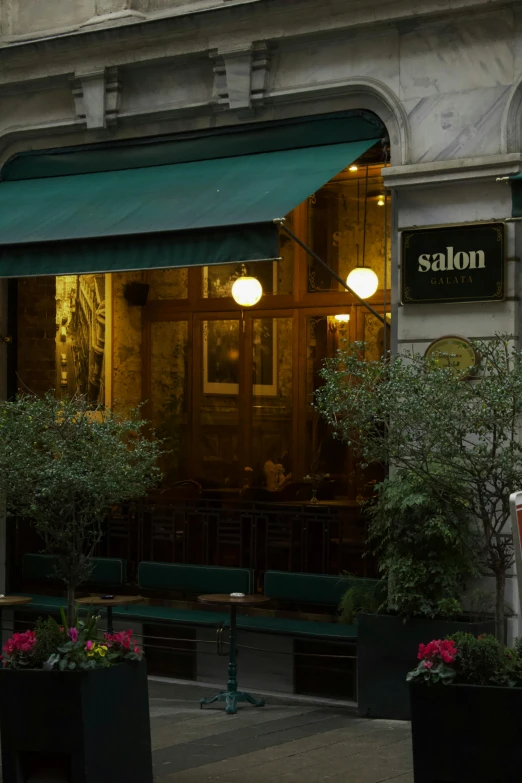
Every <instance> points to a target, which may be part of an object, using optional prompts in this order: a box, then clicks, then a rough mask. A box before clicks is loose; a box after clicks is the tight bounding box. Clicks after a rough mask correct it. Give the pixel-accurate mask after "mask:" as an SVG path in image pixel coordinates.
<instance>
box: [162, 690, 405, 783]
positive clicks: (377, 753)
mask: <svg viewBox="0 0 522 783" xmlns="http://www.w3.org/2000/svg"><path fill="white" fill-rule="evenodd" d="M149 692H150V697H151V719H152V746H153V751H154V771H155V775H156V782H157V783H206V781H218V783H261V781H262V783H275V782H276V781H278V783H316V782H317V783H320V782H322V781H329V783H387V781H393V783H413V774H412V772H411V770H412V760H411V743H410V727H409V724H407V723H401V722H398V721H385V720H374V721H369V720H363V719H361V718H358V717H357V716H356V715H355V714H354V711H353V710H350V709H349V708H343V707H337V706H336V707H329V706H323V705H319V704H314V703H304V702H301V703H300V702H296V701H293V700H290V699H285V698H284V697H277V698H275V697H268V698H267V706H266V707H263V708H259V709H256V708H254V707H250V706H243V705H240V710H239V711H238V714H237V715H235V716H234V715H226V714H225V712H224V707H223V705H222V704H217V705H212V706H211V707H206V708H205V709H204V710H200V709H199V699H200V698H201V697H202V696H207V695H210V693H207V690H205V689H202V688H201V687H198V686H195V685H193V684H192V683H188V684H187V685H185V684H183V685H180V684H172V683H168V682H158V681H153V680H152V681H150V683H149Z"/></svg>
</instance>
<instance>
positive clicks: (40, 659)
mask: <svg viewBox="0 0 522 783" xmlns="http://www.w3.org/2000/svg"><path fill="white" fill-rule="evenodd" d="M35 633H36V644H35V647H34V650H33V655H34V662H33V663H34V665H35V666H37V667H40V666H43V665H44V663H45V662H46V661H48V660H49V658H50V657H51V655H53V654H54V653H55V652H56V649H57V648H58V645H59V644H61V642H62V632H61V630H60V626H59V625H58V623H57V622H56V620H54V618H52V617H47V618H46V619H45V620H44V619H43V617H40V618H39V619H38V621H37V623H36V627H35Z"/></svg>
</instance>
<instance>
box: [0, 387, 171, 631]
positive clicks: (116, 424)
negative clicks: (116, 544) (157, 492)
mask: <svg viewBox="0 0 522 783" xmlns="http://www.w3.org/2000/svg"><path fill="white" fill-rule="evenodd" d="M145 425H146V422H144V421H142V420H140V418H139V410H135V411H132V412H131V413H130V414H129V415H128V417H127V418H124V417H122V416H119V415H118V414H116V413H114V412H113V411H111V410H108V409H105V408H95V409H93V408H92V406H91V404H90V403H89V401H88V399H87V397H85V396H82V395H75V396H74V397H70V398H65V399H61V400H56V399H55V398H54V396H53V394H52V393H48V394H46V395H45V397H43V398H38V397H36V396H33V395H25V394H24V395H20V396H18V397H17V398H16V399H15V400H14V401H11V402H0V490H1V491H2V492H3V493H5V496H6V500H7V505H8V510H9V511H10V512H11V513H18V514H21V515H22V516H25V517H28V518H29V519H31V520H32V521H33V523H34V526H35V528H36V530H37V532H38V533H39V534H40V535H41V537H42V538H43V540H44V542H45V550H46V551H47V552H49V553H51V554H54V555H56V562H57V569H58V575H59V576H60V577H61V578H62V579H63V580H64V581H65V582H66V584H67V587H68V613H69V622H71V621H72V616H73V612H74V590H75V588H76V587H77V586H78V585H79V584H80V583H81V582H82V581H84V580H85V579H87V578H88V576H89V574H90V571H91V565H90V559H91V558H92V555H93V552H94V548H95V547H96V545H97V544H98V543H99V541H100V540H101V537H102V524H103V520H104V518H105V515H106V512H107V510H108V508H109V506H110V505H112V504H115V503H120V502H122V501H124V500H129V499H131V498H134V497H139V496H140V495H143V494H144V493H145V491H146V489H147V488H148V487H149V486H151V485H153V484H155V483H156V482H157V480H158V478H159V475H160V474H159V470H158V468H157V459H158V456H159V454H160V443H159V442H158V441H156V440H155V439H154V438H153V437H151V438H147V437H146V436H145V433H144V428H145Z"/></svg>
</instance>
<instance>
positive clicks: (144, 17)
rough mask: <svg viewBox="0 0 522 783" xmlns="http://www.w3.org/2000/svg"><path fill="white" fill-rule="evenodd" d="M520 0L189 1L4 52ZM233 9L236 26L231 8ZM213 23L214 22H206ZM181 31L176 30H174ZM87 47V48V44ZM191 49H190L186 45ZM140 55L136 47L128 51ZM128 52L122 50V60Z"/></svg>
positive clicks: (376, 23) (338, 24)
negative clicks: (417, 0)
mask: <svg viewBox="0 0 522 783" xmlns="http://www.w3.org/2000/svg"><path fill="white" fill-rule="evenodd" d="M519 1H520V0H421V2H415V0H387V2H377V0H373V2H369V1H368V0H351V2H350V0H329V2H328V3H327V5H326V6H325V5H324V4H323V3H318V2H317V0H298V1H297V2H292V3H289V0H220V1H213V0H209V2H208V3H206V4H205V3H204V2H203V0H202V2H201V3H199V2H197V3H193V4H191V3H187V4H186V5H184V6H177V7H176V8H172V9H169V10H168V11H163V12H161V13H150V12H149V13H142V14H140V15H139V16H138V17H130V18H128V17H127V16H125V15H123V16H122V15H121V14H120V15H118V14H115V15H113V16H112V18H111V17H110V16H105V17H100V18H99V20H97V19H96V18H94V19H91V20H89V22H88V23H86V24H84V25H78V26H75V27H70V28H62V29H60V30H52V31H46V32H43V33H35V34H33V35H27V36H11V37H8V36H3V37H2V36H0V51H1V52H2V58H3V59H4V61H5V60H6V58H8V59H10V58H13V57H14V58H15V59H16V58H17V57H23V58H24V59H26V58H27V57H30V56H31V54H34V55H38V56H41V55H42V54H45V52H47V51H50V52H52V53H53V54H56V53H64V54H65V53H66V52H74V53H75V54H77V51H78V49H77V47H78V45H79V44H80V40H81V44H80V45H81V46H83V47H85V49H88V48H91V47H92V48H98V47H102V48H103V49H105V48H107V47H109V49H112V48H113V47H118V48H120V47H122V45H123V46H124V45H128V46H129V47H132V44H133V43H135V42H138V41H139V45H140V47H142V46H143V44H144V43H145V42H149V41H150V42H151V43H152V42H153V41H157V42H158V43H161V42H162V41H165V39H168V38H170V37H171V36H172V34H173V33H177V34H179V33H182V36H183V37H184V36H186V35H187V34H189V39H190V33H192V34H194V33H196V35H198V37H199V36H207V38H208V39H209V40H210V43H211V46H212V45H214V43H215V41H214V40H212V39H213V38H220V37H221V38H224V37H226V38H227V39H229V40H230V41H234V40H236V39H239V40H241V39H243V40H244V39H245V37H248V36H249V35H250V36H251V35H252V32H255V34H256V36H255V37H256V40H257V39H262V40H270V41H274V42H276V41H277V40H279V39H283V38H284V39H288V38H294V39H299V38H307V37H310V36H314V37H317V36H318V35H320V36H326V37H328V36H329V35H331V34H332V33H334V34H335V33H339V32H342V31H349V30H353V31H354V32H356V31H357V30H358V29H360V28H361V27H375V28H378V27H380V26H386V25H390V24H400V23H408V24H417V23H419V22H420V21H421V20H427V19H430V18H432V19H436V18H437V17H441V18H443V17H447V16H454V15H458V14H464V13H465V14H467V15H469V14H472V13H473V14H477V13H481V12H487V11H492V10H494V9H497V8H498V9H500V8H511V7H514V6H516V5H517V4H518V3H519ZM231 14H233V15H234V16H235V20H234V25H233V26H231V25H230V15H231ZM207 24H208V28H207ZM176 37H177V36H176ZM85 49H84V51H85ZM186 51H187V52H188V49H187V50H186ZM130 53H131V54H133V55H134V56H135V55H136V51H135V50H132V52H130ZM126 56H128V55H125V54H123V53H122V58H123V60H122V62H121V63H119V64H123V62H124V59H125V57H126Z"/></svg>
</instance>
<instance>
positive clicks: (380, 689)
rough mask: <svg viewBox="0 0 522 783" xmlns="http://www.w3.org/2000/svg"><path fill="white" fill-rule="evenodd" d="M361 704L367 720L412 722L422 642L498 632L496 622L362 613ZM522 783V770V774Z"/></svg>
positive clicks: (359, 623)
mask: <svg viewBox="0 0 522 783" xmlns="http://www.w3.org/2000/svg"><path fill="white" fill-rule="evenodd" d="M357 626H358V631H357V640H358V641H357V702H358V705H359V706H358V712H359V715H361V716H362V717H365V718H391V719H395V720H410V697H409V692H408V685H407V683H406V675H407V674H408V672H409V671H411V670H412V669H414V668H415V667H416V665H417V663H418V661H417V653H418V651H419V644H420V643H421V642H424V643H427V642H431V640H432V639H444V638H445V637H446V636H450V635H451V634H454V633H456V632H457V631H467V632H468V633H473V634H476V635H478V634H480V633H494V630H495V626H494V623H493V622H491V623H467V622H464V621H462V622H460V621H455V620H424V619H412V620H408V622H406V623H404V620H403V619H402V618H401V617H395V616H393V615H385V614H360V615H359V617H358V620H357ZM520 781H522V771H521V775H520Z"/></svg>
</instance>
